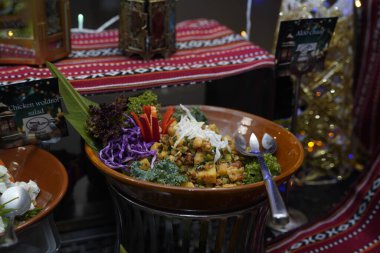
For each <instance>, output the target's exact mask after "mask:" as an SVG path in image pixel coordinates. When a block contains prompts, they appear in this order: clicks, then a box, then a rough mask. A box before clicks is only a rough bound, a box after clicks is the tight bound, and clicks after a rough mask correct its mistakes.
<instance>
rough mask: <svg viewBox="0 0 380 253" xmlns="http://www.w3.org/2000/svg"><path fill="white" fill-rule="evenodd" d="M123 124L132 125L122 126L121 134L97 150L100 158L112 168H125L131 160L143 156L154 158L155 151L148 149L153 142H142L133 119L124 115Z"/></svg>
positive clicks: (126, 168) (139, 131) (138, 129)
mask: <svg viewBox="0 0 380 253" xmlns="http://www.w3.org/2000/svg"><path fill="white" fill-rule="evenodd" d="M125 125H127V126H132V127H125V128H124V127H123V128H122V135H121V136H120V137H118V138H115V139H113V140H111V141H109V142H108V144H107V146H106V147H104V148H103V149H102V150H100V152H99V158H100V160H101V161H102V162H103V163H104V164H105V165H107V166H108V167H110V168H112V169H125V170H128V167H129V166H130V164H131V163H132V162H133V161H137V160H140V159H142V158H145V157H149V156H153V160H152V162H153V161H154V160H155V156H156V151H154V150H150V147H151V146H152V145H153V142H149V143H147V142H144V141H143V139H142V134H141V130H140V128H139V127H138V126H137V125H136V123H135V122H134V121H133V119H132V118H131V117H129V116H126V121H125Z"/></svg>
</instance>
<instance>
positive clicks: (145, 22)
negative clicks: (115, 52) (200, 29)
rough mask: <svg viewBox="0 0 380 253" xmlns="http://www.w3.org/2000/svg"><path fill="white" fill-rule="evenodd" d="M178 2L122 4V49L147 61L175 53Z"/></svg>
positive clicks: (150, 0) (141, 0)
mask: <svg viewBox="0 0 380 253" xmlns="http://www.w3.org/2000/svg"><path fill="white" fill-rule="evenodd" d="M175 23H176V16H175V0H121V8H120V28H119V33H120V35H119V36H120V38H119V41H120V42H119V43H120V44H119V46H120V49H121V50H122V51H123V53H124V54H125V55H127V56H131V55H138V56H140V57H142V58H143V59H145V60H147V59H150V58H152V57H154V56H157V55H160V56H163V57H165V58H167V57H169V56H170V55H171V54H172V53H173V52H174V51H175Z"/></svg>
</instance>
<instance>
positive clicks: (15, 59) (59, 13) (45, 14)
mask: <svg viewBox="0 0 380 253" xmlns="http://www.w3.org/2000/svg"><path fill="white" fill-rule="evenodd" d="M70 50H71V49H70V10H69V0H0V63H3V64H31V65H42V64H44V63H45V62H46V61H54V60H58V59H61V58H63V57H66V56H67V55H68V54H69V53H70Z"/></svg>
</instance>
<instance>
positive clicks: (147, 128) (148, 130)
mask: <svg viewBox="0 0 380 253" xmlns="http://www.w3.org/2000/svg"><path fill="white" fill-rule="evenodd" d="M140 121H141V124H142V127H143V129H144V133H145V136H144V135H143V138H144V141H146V142H151V141H152V139H153V134H152V125H151V122H150V119H149V118H148V116H147V115H146V114H141V115H140Z"/></svg>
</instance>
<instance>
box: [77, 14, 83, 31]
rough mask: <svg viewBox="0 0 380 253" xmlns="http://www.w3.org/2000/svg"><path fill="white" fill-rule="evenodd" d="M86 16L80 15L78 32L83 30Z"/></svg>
mask: <svg viewBox="0 0 380 253" xmlns="http://www.w3.org/2000/svg"><path fill="white" fill-rule="evenodd" d="M83 22H84V16H83V14H78V30H83Z"/></svg>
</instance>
